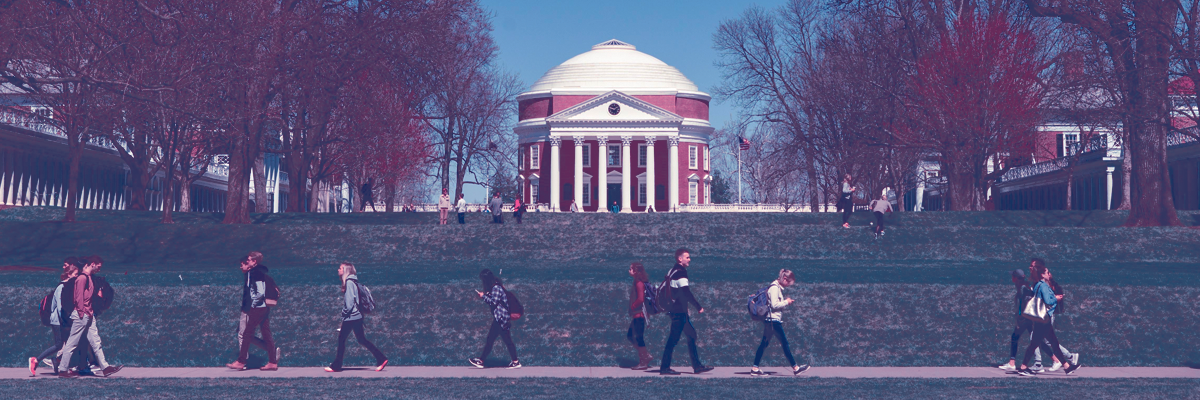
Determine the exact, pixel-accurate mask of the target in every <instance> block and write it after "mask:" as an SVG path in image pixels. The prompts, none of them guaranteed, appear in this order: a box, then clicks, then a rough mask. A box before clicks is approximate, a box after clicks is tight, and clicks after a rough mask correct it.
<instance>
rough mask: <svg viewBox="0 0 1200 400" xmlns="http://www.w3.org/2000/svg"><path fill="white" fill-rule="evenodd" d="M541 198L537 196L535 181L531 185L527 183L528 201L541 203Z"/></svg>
mask: <svg viewBox="0 0 1200 400" xmlns="http://www.w3.org/2000/svg"><path fill="white" fill-rule="evenodd" d="M541 200H542V199H541V198H539V197H538V183H537V182H536V181H535V182H533V184H532V185H529V202H530V203H534V204H537V203H541V202H542V201H541Z"/></svg>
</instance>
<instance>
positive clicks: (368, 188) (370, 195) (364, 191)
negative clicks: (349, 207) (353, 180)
mask: <svg viewBox="0 0 1200 400" xmlns="http://www.w3.org/2000/svg"><path fill="white" fill-rule="evenodd" d="M359 194H361V195H362V206H361V207H359V208H360V210H358V211H362V212H366V211H367V206H368V205H369V206H371V212H375V178H369V179H367V183H364V184H363V185H362V188H361V189H360V190H359Z"/></svg>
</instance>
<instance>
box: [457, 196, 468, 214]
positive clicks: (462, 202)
mask: <svg viewBox="0 0 1200 400" xmlns="http://www.w3.org/2000/svg"><path fill="white" fill-rule="evenodd" d="M455 208H457V209H458V212H460V213H465V212H467V199H458V206H457V207H455Z"/></svg>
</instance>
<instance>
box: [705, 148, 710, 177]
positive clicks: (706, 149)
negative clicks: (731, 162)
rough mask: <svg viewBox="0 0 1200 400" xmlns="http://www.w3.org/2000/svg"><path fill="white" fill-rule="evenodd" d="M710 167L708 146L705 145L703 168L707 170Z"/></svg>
mask: <svg viewBox="0 0 1200 400" xmlns="http://www.w3.org/2000/svg"><path fill="white" fill-rule="evenodd" d="M711 169H712V157H711V156H710V155H709V152H708V147H705V148H704V170H705V171H708V170H711Z"/></svg>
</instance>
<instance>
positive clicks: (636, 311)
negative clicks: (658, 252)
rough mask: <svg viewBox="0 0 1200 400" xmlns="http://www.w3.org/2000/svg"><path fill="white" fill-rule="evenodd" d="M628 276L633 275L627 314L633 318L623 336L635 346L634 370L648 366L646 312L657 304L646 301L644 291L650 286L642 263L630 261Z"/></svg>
mask: <svg viewBox="0 0 1200 400" xmlns="http://www.w3.org/2000/svg"><path fill="white" fill-rule="evenodd" d="M629 276H631V277H633V287H632V288H631V289H630V291H629V316H630V317H631V318H633V319H632V320H631V321H629V330H628V331H627V332H626V333H625V338H626V339H629V343H632V344H633V345H634V347H636V348H637V354H638V364H637V366H635V367H633V369H634V370H644V369H649V368H650V352H649V351H647V350H646V339H645V333H646V314H648V313H650V311H651V310H647V308H654V311H657V306H656V305H654V304H652V303H650V302H647V297H648V296H646V292H647V290H646V289H647V288H648V287H649V286H650V284H649V282H650V277H649V276H647V275H646V267H645V266H643V265H642V263H637V262H635V263H632V264H630V265H629Z"/></svg>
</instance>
